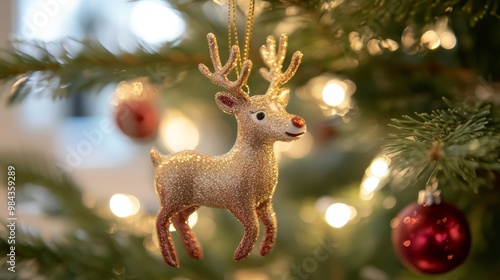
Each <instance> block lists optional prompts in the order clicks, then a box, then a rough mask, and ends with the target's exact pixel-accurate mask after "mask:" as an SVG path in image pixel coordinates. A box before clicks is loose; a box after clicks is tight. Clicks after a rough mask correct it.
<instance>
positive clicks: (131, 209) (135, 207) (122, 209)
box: [109, 193, 140, 218]
mask: <svg viewBox="0 0 500 280" xmlns="http://www.w3.org/2000/svg"><path fill="white" fill-rule="evenodd" d="M109 208H110V209H111V212H113V214H115V215H116V216H117V217H120V218H125V217H128V216H132V215H135V214H137V212H139V208H140V203H139V200H138V199H137V197H135V196H133V195H126V194H121V193H117V194H114V195H113V196H112V197H111V199H110V200H109Z"/></svg>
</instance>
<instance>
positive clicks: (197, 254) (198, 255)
mask: <svg viewBox="0 0 500 280" xmlns="http://www.w3.org/2000/svg"><path fill="white" fill-rule="evenodd" d="M188 254H189V256H190V257H191V258H193V259H198V260H199V259H202V258H203V252H202V251H201V249H200V248H199V247H197V248H193V249H191V250H189V251H188Z"/></svg>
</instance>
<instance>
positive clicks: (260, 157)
mask: <svg viewBox="0 0 500 280" xmlns="http://www.w3.org/2000/svg"><path fill="white" fill-rule="evenodd" d="M245 146H246V145H245V144H242V145H239V144H237V145H235V146H234V147H233V149H231V151H229V152H228V153H227V154H225V155H222V156H211V155H207V154H203V153H198V152H195V151H183V152H179V153H175V154H172V155H170V156H167V157H165V158H163V159H159V165H158V166H157V167H156V176H155V185H156V192H157V194H158V196H159V197H160V199H161V204H162V205H164V204H168V205H175V204H182V205H185V206H191V205H203V206H208V207H214V208H224V209H230V208H231V207H232V206H234V201H239V202H241V204H251V205H255V206H256V205H259V204H261V203H262V202H264V201H266V200H269V198H270V197H272V195H273V193H274V189H275V187H276V184H277V182H278V180H277V177H278V176H277V175H278V167H277V164H276V159H275V157H274V152H273V149H272V145H271V146H270V145H261V146H257V147H251V148H250V149H249V148H248V147H245ZM242 147H243V149H242ZM235 163H247V164H241V165H237V164H235ZM255 174H259V176H255Z"/></svg>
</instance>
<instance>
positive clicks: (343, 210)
mask: <svg viewBox="0 0 500 280" xmlns="http://www.w3.org/2000/svg"><path fill="white" fill-rule="evenodd" d="M355 216H356V209H354V208H353V207H350V206H349V205H347V204H344V203H334V204H332V205H330V206H329V207H328V209H326V213H325V219H326V222H327V223H328V224H329V225H330V226H332V227H334V228H341V227H343V226H345V225H346V224H347V223H348V222H349V220H351V219H352V218H354V217H355Z"/></svg>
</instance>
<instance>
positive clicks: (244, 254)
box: [233, 250, 250, 261]
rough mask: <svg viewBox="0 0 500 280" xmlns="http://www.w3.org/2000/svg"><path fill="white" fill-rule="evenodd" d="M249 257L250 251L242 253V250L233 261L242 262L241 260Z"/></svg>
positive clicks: (237, 251) (235, 255)
mask: <svg viewBox="0 0 500 280" xmlns="http://www.w3.org/2000/svg"><path fill="white" fill-rule="evenodd" d="M248 255H250V251H248V252H244V251H242V250H241V251H240V250H236V252H235V253H234V257H233V259H234V260H235V261H240V260H242V259H244V258H246V257H248Z"/></svg>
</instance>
